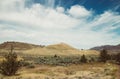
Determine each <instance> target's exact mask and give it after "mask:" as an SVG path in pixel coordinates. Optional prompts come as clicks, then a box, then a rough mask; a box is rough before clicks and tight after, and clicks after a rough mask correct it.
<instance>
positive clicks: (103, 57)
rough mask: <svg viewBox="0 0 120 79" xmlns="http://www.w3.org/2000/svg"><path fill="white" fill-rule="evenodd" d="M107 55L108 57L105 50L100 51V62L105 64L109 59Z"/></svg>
mask: <svg viewBox="0 0 120 79" xmlns="http://www.w3.org/2000/svg"><path fill="white" fill-rule="evenodd" d="M109 57H110V56H109V55H108V52H107V50H105V49H103V50H101V52H100V62H104V63H105V62H106V61H107V60H108V59H109Z"/></svg>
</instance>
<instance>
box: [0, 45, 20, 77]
mask: <svg viewBox="0 0 120 79" xmlns="http://www.w3.org/2000/svg"><path fill="white" fill-rule="evenodd" d="M4 58H5V59H4V60H3V61H2V63H1V64H0V73H1V74H3V75H7V76H12V75H15V74H16V72H17V71H18V69H19V68H20V67H21V63H20V61H18V60H17V58H18V56H17V54H16V53H15V52H13V47H12V46H11V51H10V52H9V53H8V54H6V55H5V56H4Z"/></svg>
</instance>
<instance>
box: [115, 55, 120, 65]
mask: <svg viewBox="0 0 120 79" xmlns="http://www.w3.org/2000/svg"><path fill="white" fill-rule="evenodd" d="M116 61H117V62H118V63H119V64H120V53H118V54H117V55H116Z"/></svg>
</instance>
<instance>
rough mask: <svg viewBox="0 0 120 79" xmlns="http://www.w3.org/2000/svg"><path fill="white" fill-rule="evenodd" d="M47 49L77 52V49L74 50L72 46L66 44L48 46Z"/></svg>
mask: <svg viewBox="0 0 120 79" xmlns="http://www.w3.org/2000/svg"><path fill="white" fill-rule="evenodd" d="M46 48H48V49H55V50H75V48H73V47H72V46H70V45H68V44H65V43H60V44H54V45H48V46H46Z"/></svg>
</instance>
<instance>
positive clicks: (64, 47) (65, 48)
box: [25, 43, 99, 56]
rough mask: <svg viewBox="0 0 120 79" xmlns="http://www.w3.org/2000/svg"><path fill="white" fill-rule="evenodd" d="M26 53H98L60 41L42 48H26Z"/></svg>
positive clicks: (65, 54) (67, 54) (66, 54)
mask: <svg viewBox="0 0 120 79" xmlns="http://www.w3.org/2000/svg"><path fill="white" fill-rule="evenodd" d="M25 53H26V54H32V55H33V54H35V55H36V54H38V55H64V56H69V55H73V56H74V55H83V54H85V55H98V54H99V53H98V51H95V50H79V49H76V48H73V47H72V46H70V45H68V44H65V43H60V44H54V45H48V46H46V47H44V48H34V49H31V50H26V51H25Z"/></svg>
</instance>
